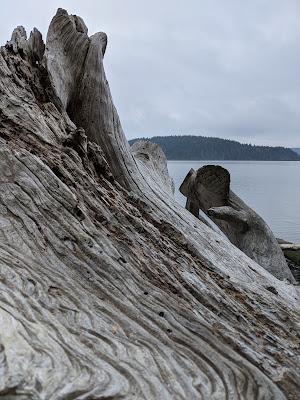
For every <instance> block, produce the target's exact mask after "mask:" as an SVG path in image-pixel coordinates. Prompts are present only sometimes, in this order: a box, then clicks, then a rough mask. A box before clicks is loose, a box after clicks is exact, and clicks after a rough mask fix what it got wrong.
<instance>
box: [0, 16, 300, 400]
mask: <svg viewBox="0 0 300 400" xmlns="http://www.w3.org/2000/svg"><path fill="white" fill-rule="evenodd" d="M32 37H33V39H28V40H27V39H26V36H25V31H24V29H21V28H18V30H17V31H15V34H14V35H13V37H12V41H11V42H9V43H8V45H7V46H6V47H2V48H1V53H0V93H1V97H0V136H1V138H2V139H1V148H0V168H1V191H0V228H1V230H0V234H1V240H0V285H1V291H0V394H1V396H2V397H3V398H6V399H100V398H101V399H121V398H124V399H214V400H217V399H218V400H219V399H286V398H289V399H297V398H298V397H297V396H298V394H299V391H300V383H299V382H300V370H299V365H300V357H299V330H300V328H299V316H300V314H299V289H298V287H297V286H294V285H290V284H287V283H285V282H282V281H280V280H278V279H276V278H275V277H274V276H272V275H271V274H270V273H268V272H267V271H265V270H264V269H263V268H262V267H261V266H259V265H258V264H256V263H255V262H254V261H252V260H251V259H250V258H248V257H247V256H246V255H245V254H243V253H242V252H241V251H239V250H238V249H237V248H236V247H235V246H233V245H232V244H231V243H230V242H229V241H228V240H227V239H226V237H225V236H224V235H222V234H221V233H220V232H219V230H218V228H217V227H216V226H215V225H214V224H211V227H209V226H207V225H206V224H204V223H203V222H202V221H200V220H199V219H197V218H195V217H194V216H193V215H192V214H190V213H189V212H188V211H187V210H185V209H184V208H182V207H181V206H180V205H178V204H177V203H176V202H175V200H174V199H173V196H172V192H171V191H170V190H167V186H165V185H164V184H163V183H162V180H161V179H157V172H155V171H154V169H153V168H152V167H151V168H150V167H149V160H148V159H146V160H143V157H136V158H135V157H134V156H133V155H132V153H131V151H130V148H129V145H128V143H127V141H126V138H125V136H124V134H123V131H122V128H121V124H120V121H119V118H118V115H117V112H116V110H115V108H114V106H113V103H112V99H111V95H110V91H109V87H108V84H107V81H106V78H105V74H104V69H103V64H102V60H103V55H104V52H105V47H106V36H105V35H104V34H96V35H93V36H92V37H91V38H89V37H88V36H87V29H86V27H85V25H84V23H83V21H82V20H81V19H80V18H79V17H75V16H69V15H68V14H67V12H66V11H64V10H61V9H60V10H58V13H57V14H56V16H55V17H54V19H53V21H52V23H51V25H50V28H49V33H48V39H47V43H46V52H45V56H44V59H43V61H42V53H43V43H42V42H41V39H40V35H39V33H38V31H34V33H33V36H32ZM80 128H83V129H80ZM150 153H151V157H154V158H153V160H154V159H155V157H156V156H157V154H156V153H155V152H154V153H152V152H150ZM155 154H156V155H155ZM154 164H156V165H158V164H159V165H162V164H160V162H158V163H155V162H154ZM154 164H153V165H154ZM159 176H160V178H161V176H162V175H161V173H160V175H159Z"/></svg>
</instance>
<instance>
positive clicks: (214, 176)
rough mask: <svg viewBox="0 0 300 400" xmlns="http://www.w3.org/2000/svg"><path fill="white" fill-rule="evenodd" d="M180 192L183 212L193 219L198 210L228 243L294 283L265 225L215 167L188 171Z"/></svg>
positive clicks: (207, 166) (224, 172) (223, 172)
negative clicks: (221, 233)
mask: <svg viewBox="0 0 300 400" xmlns="http://www.w3.org/2000/svg"><path fill="white" fill-rule="evenodd" d="M180 191H181V192H182V193H183V194H184V195H185V196H186V197H187V204H186V208H187V209H188V210H189V211H190V212H191V213H192V214H194V215H195V216H197V215H198V213H199V209H201V210H202V211H204V212H205V213H207V214H208V215H209V216H210V217H211V218H212V219H213V221H214V222H215V223H216V224H218V225H219V227H220V228H221V229H222V231H223V232H224V233H225V234H226V235H227V237H228V238H229V239H230V241H231V242H232V243H233V244H234V245H235V246H237V247H238V248H239V249H240V250H242V251H243V252H244V253H245V254H247V256H249V257H250V258H252V259H253V260H254V261H256V262H257V263H258V264H259V265H261V266H262V267H263V268H265V269H266V270H267V271H269V272H271V273H272V274H273V275H275V276H276V277H277V278H279V279H288V280H289V281H291V282H294V278H293V275H292V273H291V271H290V269H289V267H288V265H287V263H286V260H285V257H284V255H283V252H282V251H281V249H280V246H279V244H278V242H277V239H276V238H275V236H274V235H273V233H272V231H271V229H270V228H269V226H268V225H267V224H266V222H265V221H264V220H263V219H262V218H261V217H260V216H259V215H258V214H257V213H256V212H255V211H254V210H252V209H251V208H250V207H248V206H247V205H246V204H245V203H244V202H243V201H242V200H241V199H240V198H239V197H238V196H237V195H236V194H235V193H234V192H233V191H232V190H230V174H229V172H228V171H227V170H226V169H225V168H222V167H220V166H218V165H205V166H204V167H202V168H199V169H198V171H197V172H196V171H194V170H193V169H191V170H190V171H189V173H188V175H187V176H186V178H185V179H184V181H183V183H182V185H181V187H180Z"/></svg>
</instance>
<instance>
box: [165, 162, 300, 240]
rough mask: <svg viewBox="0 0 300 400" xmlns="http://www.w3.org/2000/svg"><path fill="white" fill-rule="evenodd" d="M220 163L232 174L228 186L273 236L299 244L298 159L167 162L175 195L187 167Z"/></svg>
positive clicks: (299, 174)
mask: <svg viewBox="0 0 300 400" xmlns="http://www.w3.org/2000/svg"><path fill="white" fill-rule="evenodd" d="M206 164H214V165H221V166H223V167H224V168H226V169H228V171H229V172H230V174H231V188H232V189H233V191H234V192H235V193H236V194H237V195H238V196H240V197H241V198H242V199H243V200H244V201H245V202H246V203H247V204H248V205H249V206H250V207H252V208H253V209H254V210H255V211H257V212H258V213H259V214H260V215H261V216H262V217H263V218H264V219H265V220H266V222H267V223H268V224H269V226H270V227H271V228H272V230H273V232H274V234H275V236H276V237H280V238H283V239H285V240H290V241H292V242H295V243H300V162H299V161H298V162H297V161H168V168H169V173H170V175H171V177H172V178H173V179H174V181H175V187H176V189H175V196H176V198H177V200H178V201H179V202H180V203H181V204H183V205H184V204H185V197H184V196H183V195H182V194H181V193H180V192H179V191H178V188H179V186H180V184H181V183H182V181H183V179H184V177H185V176H186V174H187V173H188V171H189V170H190V168H194V169H198V168H199V167H201V166H202V165H206Z"/></svg>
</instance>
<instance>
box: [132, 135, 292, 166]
mask: <svg viewBox="0 0 300 400" xmlns="http://www.w3.org/2000/svg"><path fill="white" fill-rule="evenodd" d="M144 139H148V140H151V141H152V142H154V143H157V144H159V145H160V146H161V148H162V149H163V151H164V152H165V154H166V156H167V159H168V160H261V161H294V160H295V161H296V160H297V161H300V155H299V154H297V153H295V152H294V151H293V150H291V149H288V148H285V147H269V146H254V145H251V144H242V143H239V142H236V141H233V140H227V139H219V138H213V137H204V136H154V137H152V138H144ZM137 140H139V139H133V140H130V141H129V143H130V144H133V143H134V142H135V141H137Z"/></svg>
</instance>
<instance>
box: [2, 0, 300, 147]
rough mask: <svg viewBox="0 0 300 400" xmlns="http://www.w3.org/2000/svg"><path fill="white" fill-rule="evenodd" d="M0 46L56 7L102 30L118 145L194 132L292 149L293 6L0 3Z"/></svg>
mask: <svg viewBox="0 0 300 400" xmlns="http://www.w3.org/2000/svg"><path fill="white" fill-rule="evenodd" d="M0 6H1V7H0V9H1V14H0V40H1V44H4V43H5V42H6V40H8V39H9V38H10V35H11V32H12V30H13V28H14V27H15V26H17V25H24V26H25V28H26V30H27V32H29V31H30V30H31V29H32V27H34V26H36V27H37V28H38V29H39V30H40V31H41V32H42V33H43V35H45V34H46V31H47V27H48V25H49V22H50V20H51V18H52V16H53V15H54V14H55V12H56V9H57V8H58V7H63V8H66V9H67V10H68V12H69V13H72V14H77V15H80V16H82V17H83V18H84V20H85V22H86V24H87V26H88V27H89V34H93V33H95V32H97V31H105V32H106V33H107V34H108V40H109V42H108V48H107V52H106V56H105V67H106V73H107V76H108V80H109V83H110V87H111V91H112V95H113V98H114V101H115V104H116V106H117V109H118V111H119V115H120V118H121V121H122V123H123V128H124V130H125V133H126V135H127V137H128V138H134V137H141V136H155V135H170V134H196V135H206V136H218V137H223V138H230V139H236V140H239V141H242V142H251V143H254V144H270V145H283V146H287V147H300V1H299V0H251V1H244V0H189V1H179V0H151V1H147V0H84V1H83V0H80V1H79V0H59V1H57V0H48V1H47V2H46V1H40V0H39V1H35V0H31V1H30V0H27V1H24V0H22V1H21V0H14V1H13V2H12V1H7V0H1V5H0Z"/></svg>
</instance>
